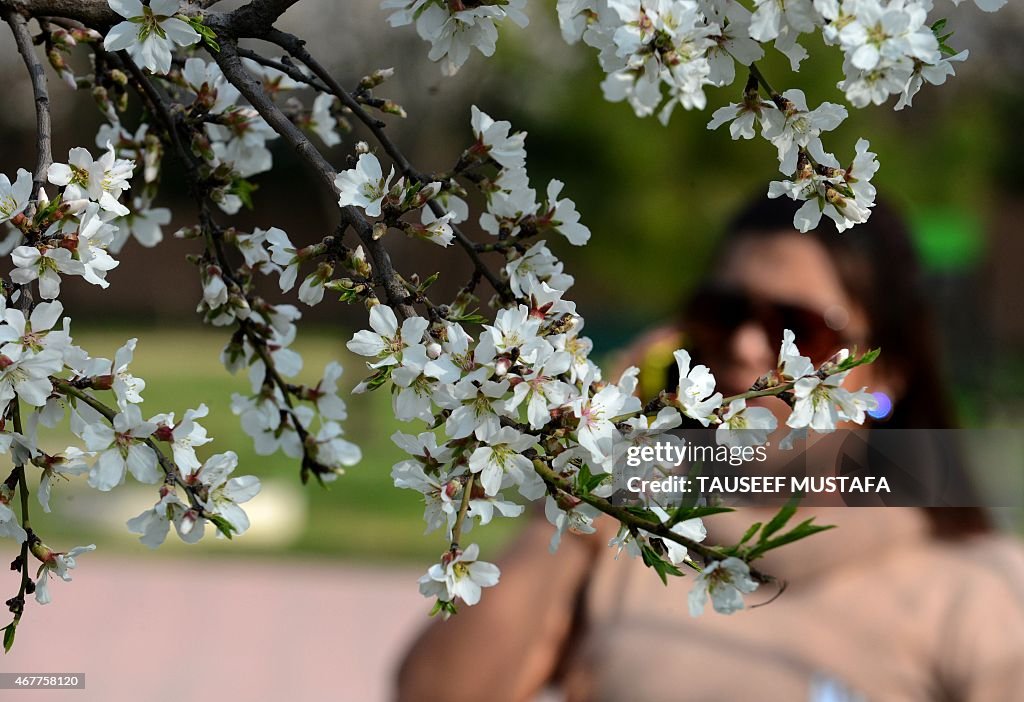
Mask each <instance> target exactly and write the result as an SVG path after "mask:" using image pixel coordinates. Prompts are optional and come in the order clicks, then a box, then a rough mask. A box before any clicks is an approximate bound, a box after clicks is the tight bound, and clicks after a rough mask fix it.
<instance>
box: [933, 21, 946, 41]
mask: <svg viewBox="0 0 1024 702" xmlns="http://www.w3.org/2000/svg"><path fill="white" fill-rule="evenodd" d="M948 23H949V20H948V19H947V18H945V17H943V18H942V19H940V20H937V21H936V22H935V24H933V25H932V31H933V32H934V33H935V36H938V35H939V32H941V31H942V30H943V29H945V28H946V25H947V24H948Z"/></svg>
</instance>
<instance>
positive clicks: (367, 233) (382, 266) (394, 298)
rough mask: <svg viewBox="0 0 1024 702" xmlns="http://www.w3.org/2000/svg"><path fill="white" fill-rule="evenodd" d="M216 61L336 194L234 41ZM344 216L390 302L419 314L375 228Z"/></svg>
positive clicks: (355, 215) (324, 167) (352, 214)
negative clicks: (410, 303) (246, 68)
mask: <svg viewBox="0 0 1024 702" xmlns="http://www.w3.org/2000/svg"><path fill="white" fill-rule="evenodd" d="M213 58H214V60H215V61H216V62H217V65H219V66H220V68H221V70H222V71H223V72H224V76H225V77H226V78H227V79H228V81H230V82H231V84H232V85H234V86H235V87H236V88H238V91H239V92H240V93H241V94H242V95H243V96H244V97H245V98H246V100H248V101H249V104H251V105H252V106H253V108H255V110H256V111H257V112H259V113H260V116H261V117H263V119H265V120H266V121H267V123H268V124H269V125H270V126H271V127H272V128H273V129H274V131H276V132H277V133H278V134H280V135H281V137H282V138H283V139H284V140H285V141H287V142H288V143H289V144H290V145H291V146H292V148H294V149H295V151H296V152H297V153H298V154H299V156H300V157H302V159H303V160H305V161H306V162H307V163H308V164H309V165H310V166H311V167H312V169H313V171H314V172H315V173H316V175H317V176H318V177H319V179H320V180H321V181H322V182H323V184H324V185H325V186H326V187H327V188H328V190H329V191H330V192H331V193H333V194H335V195H336V194H337V192H338V191H337V187H336V186H335V185H334V178H335V176H336V175H337V174H336V172H335V170H334V168H333V167H332V166H331V164H330V163H328V162H327V160H326V159H325V158H324V157H323V155H322V154H321V153H320V151H319V150H318V149H317V148H316V147H315V146H313V144H312V142H310V141H309V139H308V138H307V137H306V135H305V134H303V133H302V131H301V130H300V129H299V128H298V127H296V126H295V125H294V124H293V123H292V121H291V120H290V119H288V118H287V117H286V116H285V115H284V113H282V112H281V110H280V108H278V107H277V105H275V104H274V102H273V100H271V99H270V97H269V96H268V95H267V94H266V92H265V91H264V90H263V86H262V85H260V83H259V82H258V81H256V80H255V79H254V78H253V77H252V76H250V75H249V73H248V71H246V70H245V66H243V65H242V62H241V59H240V57H239V55H238V51H237V49H236V46H235V43H234V41H233V40H232V39H229V38H225V40H224V41H223V42H222V44H221V50H220V51H219V52H215V53H213ZM342 217H343V220H344V221H345V222H346V223H347V224H349V225H351V226H352V228H353V229H355V231H356V234H357V235H358V236H359V238H360V240H361V241H362V242H363V245H364V246H365V247H366V250H367V253H368V254H369V255H370V258H371V260H372V263H373V269H374V273H375V275H376V276H377V277H378V279H379V281H380V283H381V285H382V287H383V288H384V291H385V293H386V295H387V300H388V303H389V304H390V305H391V306H392V307H394V308H395V309H396V311H397V312H398V313H400V314H401V315H402V316H403V317H405V318H409V317H413V316H415V314H416V311H415V310H414V309H413V308H412V306H411V305H409V304H408V303H407V302H406V298H407V295H406V292H405V288H404V286H403V285H402V280H401V278H400V277H399V276H398V274H397V273H396V272H395V269H394V266H393V265H392V263H391V256H390V255H389V254H388V252H387V250H386V249H385V248H384V246H383V244H381V242H380V241H378V240H377V239H374V238H373V227H372V226H371V225H370V223H369V222H367V221H366V219H364V218H363V216H362V215H361V214H360V213H359V211H358V210H357V209H356V208H354V207H352V206H349V207H346V208H343V209H342Z"/></svg>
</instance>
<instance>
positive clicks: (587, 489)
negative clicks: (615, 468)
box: [576, 463, 608, 495]
mask: <svg viewBox="0 0 1024 702" xmlns="http://www.w3.org/2000/svg"><path fill="white" fill-rule="evenodd" d="M607 477H608V474H607V473H598V474H597V475H594V474H592V473H591V472H590V466H588V465H587V464H586V463H584V464H583V465H582V466H580V470H579V472H578V473H576V489H577V490H578V491H579V492H580V494H582V495H589V494H590V493H591V492H593V491H594V488H596V487H597V486H598V485H600V484H601V483H603V482H604V481H605V479H607Z"/></svg>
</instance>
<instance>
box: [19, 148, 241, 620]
mask: <svg viewBox="0 0 1024 702" xmlns="http://www.w3.org/2000/svg"><path fill="white" fill-rule="evenodd" d="M134 170H135V162H134V161H132V160H129V159H122V158H118V156H117V153H116V149H115V148H114V146H113V145H112V144H110V143H109V142H108V143H107V147H106V150H105V151H104V152H103V153H102V155H100V156H99V158H94V157H93V155H92V154H91V153H90V151H89V150H88V149H85V148H81V147H76V148H74V149H72V150H71V151H70V152H69V154H68V159H67V161H66V162H59V163H54V164H53V165H51V166H50V167H49V169H48V170H47V171H46V174H45V175H46V179H47V181H48V182H49V184H50V185H52V186H56V187H57V189H58V195H57V197H55V198H54V199H52V200H51V199H49V198H48V197H47V194H46V190H45V188H40V190H39V191H38V193H35V194H33V193H32V192H31V190H32V176H31V174H29V173H28V172H27V171H25V170H24V169H21V170H19V171H18V173H17V176H16V178H15V180H14V182H13V183H12V182H11V180H10V179H9V178H8V177H7V176H6V175H3V176H0V208H2V215H0V223H7V224H8V227H9V229H10V234H9V237H8V239H9V240H11V241H13V244H14V248H13V250H12V251H10V258H11V262H12V264H13V267H12V270H11V272H10V279H11V281H12V283H13V285H11V286H5V287H4V289H3V291H2V294H0V319H2V321H0V417H2V421H0V452H2V453H7V454H10V455H11V457H12V462H13V463H14V466H15V467H14V470H13V471H12V472H11V474H10V476H8V478H7V480H6V481H4V483H3V486H2V488H0V536H3V537H7V538H11V539H14V540H15V541H16V542H18V543H25V542H28V545H29V547H30V551H31V553H32V554H33V555H34V556H35V557H36V558H37V560H39V562H40V563H41V565H40V567H39V570H38V573H37V577H36V581H35V583H34V591H35V595H36V599H37V600H38V601H39V602H40V603H42V604H46V603H48V602H49V601H50V599H51V594H50V590H49V588H48V581H49V579H50V577H51V576H55V577H59V578H61V579H63V580H70V579H71V576H70V574H69V572H68V571H69V570H70V569H72V568H74V567H75V565H76V561H75V558H76V557H77V556H79V555H81V554H82V553H85V552H87V551H90V550H92V549H93V548H95V547H94V546H87V547H78V548H74V549H71V550H70V551H68V552H66V553H64V552H58V551H55V550H53V549H52V548H50V547H49V546H47V545H46V544H44V543H43V542H42V541H41V540H40V538H39V536H38V535H36V534H34V533H33V532H32V531H31V530H29V529H26V528H24V527H23V525H22V524H19V522H18V520H17V518H16V515H15V513H14V510H13V509H12V508H11V500H12V497H13V495H14V491H15V488H16V487H18V486H19V484H20V485H21V486H22V487H21V489H22V490H24V489H26V488H25V487H24V485H25V483H26V482H27V475H26V474H27V473H29V472H32V473H35V472H36V471H38V473H37V475H38V488H37V489H36V497H37V498H38V502H39V505H40V507H41V508H42V509H43V510H44V511H47V512H49V511H50V497H51V494H52V492H53V490H54V488H55V487H56V486H57V485H59V484H60V483H61V482H62V481H64V480H66V479H68V478H71V477H74V476H84V477H85V481H86V482H87V483H88V485H89V486H90V487H92V488H95V489H96V490H99V491H102V492H107V491H110V490H113V489H114V488H116V487H118V486H119V485H121V484H123V483H124V482H125V480H126V477H127V476H128V475H130V476H131V477H132V478H133V479H134V480H136V481H138V482H140V483H144V484H149V485H160V487H159V488H158V490H159V501H158V502H157V504H156V505H155V506H154V507H153V508H151V509H149V510H147V511H145V512H143V513H142V514H140V515H139V516H138V517H136V518H134V519H132V520H130V521H129V522H128V528H129V530H131V531H133V532H135V533H137V534H140V535H141V536H142V539H141V540H142V541H143V543H145V544H147V545H149V546H151V547H155V546H157V545H159V544H160V543H161V542H162V541H163V540H164V538H165V537H166V535H167V533H168V531H169V530H170V525H171V524H173V525H174V527H175V529H176V530H177V532H178V534H179V535H180V536H181V538H182V539H183V540H185V541H187V542H195V541H197V540H199V539H200V538H201V537H202V536H203V533H204V525H205V524H206V523H207V522H211V523H213V524H214V525H216V528H217V531H218V532H219V534H221V535H227V536H230V535H233V534H242V533H244V532H245V531H246V529H247V528H248V526H249V522H248V519H247V517H246V514H245V511H244V510H243V508H242V507H240V504H242V503H244V502H246V501H248V500H250V499H252V497H254V496H255V495H256V493H257V492H258V491H259V481H258V480H257V479H256V478H254V477H252V476H242V477H231V473H232V472H233V471H234V469H235V468H236V467H237V462H238V461H237V456H236V455H235V454H234V453H233V452H230V451H229V452H226V453H222V454H215V455H213V456H210V457H209V458H208V459H207V460H206V461H205V462H203V461H200V459H199V458H198V456H197V454H196V448H198V447H200V446H203V445H205V444H207V443H209V442H210V441H211V439H210V438H209V437H208V436H207V433H206V430H205V428H204V427H203V426H202V425H201V424H200V423H199V419H201V418H202V417H204V416H205V415H206V413H207V409H206V407H205V406H203V405H200V406H199V407H198V408H197V409H194V410H188V411H187V412H185V414H184V416H183V417H182V418H181V419H180V420H177V421H176V419H175V415H174V414H173V413H161V414H157V415H154V416H152V417H150V418H149V419H145V418H144V416H143V414H142V408H141V405H142V402H143V397H142V392H143V391H144V389H145V387H146V383H145V381H144V380H143V379H141V378H139V377H137V376H136V375H135V374H134V373H133V372H132V370H131V364H132V359H133V356H134V353H135V348H136V340H135V339H130V340H128V341H127V343H125V344H124V345H123V346H122V347H121V348H120V349H118V351H117V352H116V353H115V355H114V358H113V360H111V359H107V358H101V357H94V356H92V355H90V354H89V353H88V352H87V351H86V350H85V349H83V348H82V347H80V346H78V345H76V344H75V343H74V339H73V338H72V335H71V320H70V318H69V317H67V316H65V314H64V312H65V308H64V305H63V304H62V303H61V301H60V300H59V299H58V297H59V295H60V291H61V282H62V280H63V278H65V277H67V276H77V277H81V278H83V279H84V280H86V281H87V282H89V283H91V284H93V285H97V286H100V287H103V288H106V287H107V286H108V285H109V283H108V281H107V274H108V273H109V272H110V271H111V270H113V269H115V268H116V267H117V265H118V261H117V260H116V259H114V257H113V256H112V255H111V249H112V247H113V243H114V242H115V240H118V238H119V231H120V228H121V226H122V225H123V223H124V222H126V221H129V220H130V218H131V216H132V212H131V211H130V210H129V208H128V207H127V206H126V205H125V204H124V203H123V202H122V199H123V198H124V197H125V195H126V193H127V191H128V188H129V182H130V180H131V178H132V175H133V173H134ZM108 393H109V399H105V397H104V396H105V395H107V394H108ZM65 425H66V426H67V428H68V429H70V432H71V434H72V435H74V436H75V437H77V439H78V440H79V443H77V444H75V445H71V446H67V447H66V448H65V449H63V450H62V451H59V452H52V450H48V449H44V443H43V441H42V438H41V436H40V434H42V433H43V432H44V431H47V430H50V431H52V430H56V429H58V428H59V427H62V426H65ZM22 511H23V512H24V509H23V510H22ZM22 520H23V522H24V524H26V525H27V524H28V521H27V514H22ZM20 567H21V568H24V569H26V571H27V568H28V564H27V563H26V564H22V565H21V566H20Z"/></svg>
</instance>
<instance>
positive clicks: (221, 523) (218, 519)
mask: <svg viewBox="0 0 1024 702" xmlns="http://www.w3.org/2000/svg"><path fill="white" fill-rule="evenodd" d="M206 518H207V519H209V520H210V522H211V523H212V524H213V525H214V526H215V527H217V531H219V532H220V533H221V534H223V535H224V536H226V537H227V538H229V539H230V538H231V534H232V533H234V531H235V528H234V527H233V526H231V524H230V523H229V522H228V520H226V519H224V517H222V516H220V515H219V514H211V515H207V517H206Z"/></svg>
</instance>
